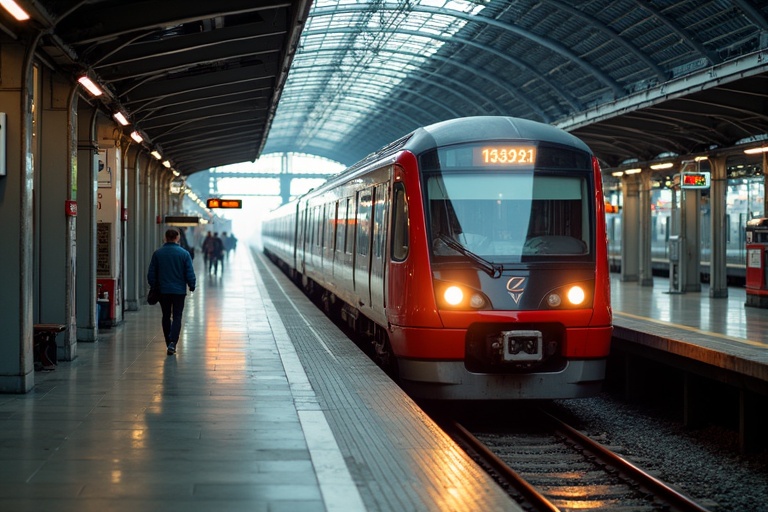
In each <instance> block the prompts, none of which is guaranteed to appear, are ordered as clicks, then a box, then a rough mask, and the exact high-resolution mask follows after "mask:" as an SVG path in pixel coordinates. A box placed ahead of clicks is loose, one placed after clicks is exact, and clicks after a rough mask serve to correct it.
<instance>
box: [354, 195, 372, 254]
mask: <svg viewBox="0 0 768 512" xmlns="http://www.w3.org/2000/svg"><path fill="white" fill-rule="evenodd" d="M372 195H373V190H372V189H366V190H363V191H360V192H358V193H357V254H359V255H361V256H366V255H367V254H368V245H369V244H370V242H371V210H372V203H371V201H372V199H373V197H372Z"/></svg>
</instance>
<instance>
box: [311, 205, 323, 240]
mask: <svg viewBox="0 0 768 512" xmlns="http://www.w3.org/2000/svg"><path fill="white" fill-rule="evenodd" d="M314 217H315V219H314V220H315V225H314V226H313V229H314V230H315V245H316V246H317V247H320V246H321V245H323V217H322V209H321V207H320V206H315V213H314Z"/></svg>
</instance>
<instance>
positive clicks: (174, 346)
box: [168, 343, 176, 356]
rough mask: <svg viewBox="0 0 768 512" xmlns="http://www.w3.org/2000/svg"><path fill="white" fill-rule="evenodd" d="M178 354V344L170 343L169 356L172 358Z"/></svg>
mask: <svg viewBox="0 0 768 512" xmlns="http://www.w3.org/2000/svg"><path fill="white" fill-rule="evenodd" d="M175 353H176V344H175V343H169V344H168V355H169V356H172V355H173V354H175Z"/></svg>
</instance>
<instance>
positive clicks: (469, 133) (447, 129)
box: [402, 116, 592, 154]
mask: <svg viewBox="0 0 768 512" xmlns="http://www.w3.org/2000/svg"><path fill="white" fill-rule="evenodd" d="M518 139H522V140H536V141H545V142H552V143H557V144H563V145H566V146H572V147H577V148H579V149H581V150H583V151H586V152H588V153H590V154H591V153H592V151H591V150H590V149H589V147H588V146H587V145H586V144H585V143H584V142H583V141H582V140H581V139H579V138H577V137H575V136H573V135H571V134H570V133H568V132H566V131H565V130H562V129H561V128H557V127H555V126H552V125H549V124H544V123H539V122H536V121H531V120H528V119H520V118H516V117H501V116H475V117H462V118H458V119H451V120H449V121H442V122H440V123H435V124H432V125H429V126H425V127H424V128H419V129H417V130H415V131H414V132H413V133H412V134H411V137H410V138H409V139H408V141H407V143H406V144H405V145H404V146H403V148H402V149H408V150H409V151H411V152H413V153H415V154H419V153H421V152H423V151H425V150H427V149H429V148H431V147H434V146H436V145H437V146H448V145H452V144H460V143H464V142H473V141H493V140H518Z"/></svg>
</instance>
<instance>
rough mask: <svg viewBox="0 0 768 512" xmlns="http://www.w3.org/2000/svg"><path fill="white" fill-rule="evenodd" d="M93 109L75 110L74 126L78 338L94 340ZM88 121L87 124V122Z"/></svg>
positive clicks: (95, 156) (96, 163) (96, 156)
mask: <svg viewBox="0 0 768 512" xmlns="http://www.w3.org/2000/svg"><path fill="white" fill-rule="evenodd" d="M98 116H99V114H98V112H96V111H95V110H94V109H93V108H91V107H89V108H83V109H80V110H78V119H79V120H80V122H79V123H78V126H77V135H78V142H77V305H76V308H77V339H78V341H97V340H98V338H99V327H98V318H97V316H96V208H97V202H96V180H97V175H98V169H99V167H98V166H99V146H98V144H97V141H96V120H97V117H98ZM86 120H87V121H86Z"/></svg>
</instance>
